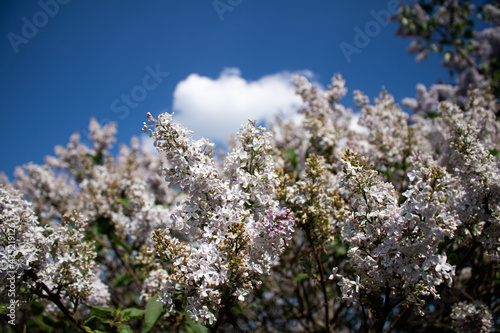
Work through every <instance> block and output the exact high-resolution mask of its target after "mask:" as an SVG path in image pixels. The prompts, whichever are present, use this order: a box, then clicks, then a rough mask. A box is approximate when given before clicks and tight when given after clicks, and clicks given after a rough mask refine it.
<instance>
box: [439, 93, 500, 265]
mask: <svg viewBox="0 0 500 333" xmlns="http://www.w3.org/2000/svg"><path fill="white" fill-rule="evenodd" d="M469 111H472V112H479V113H480V114H481V113H488V112H492V111H491V110H488V109H484V108H482V107H478V108H472V109H470V110H469ZM441 113H442V119H443V122H444V124H445V126H447V127H448V128H449V141H450V150H451V152H450V161H449V163H450V165H451V166H452V167H454V169H455V173H456V175H457V177H458V178H459V180H460V185H461V190H462V194H461V196H460V203H459V205H458V206H457V211H458V214H459V217H460V220H461V221H462V222H463V224H464V227H465V230H464V231H465V232H466V233H472V235H470V236H472V237H479V239H480V241H481V242H482V243H483V245H484V246H485V247H486V248H487V249H488V252H489V254H490V255H492V256H493V258H495V260H499V258H500V168H499V164H498V162H497V160H496V159H495V157H494V156H492V154H491V153H490V151H489V150H488V148H487V146H489V147H490V149H492V148H496V146H495V144H494V141H495V140H494V139H493V138H494V137H495V135H494V134H495V133H497V131H496V128H497V127H496V126H498V124H496V126H494V127H492V126H488V124H487V122H484V119H485V118H486V119H489V118H491V116H481V115H480V116H478V117H477V118H476V117H471V116H470V115H467V114H465V116H464V115H462V112H461V110H460V109H459V108H458V107H457V106H456V105H452V104H450V103H443V104H442V105H441ZM467 118H474V119H477V120H476V121H471V122H470V123H469V122H467ZM481 125H483V126H481ZM488 127H489V129H488Z"/></svg>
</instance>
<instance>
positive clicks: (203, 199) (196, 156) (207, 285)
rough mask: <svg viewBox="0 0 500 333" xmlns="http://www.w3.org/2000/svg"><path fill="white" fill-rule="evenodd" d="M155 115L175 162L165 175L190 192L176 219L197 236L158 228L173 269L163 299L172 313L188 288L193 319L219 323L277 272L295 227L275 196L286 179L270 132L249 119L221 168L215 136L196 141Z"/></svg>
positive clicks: (186, 300) (162, 252)
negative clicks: (184, 237) (279, 168)
mask: <svg viewBox="0 0 500 333" xmlns="http://www.w3.org/2000/svg"><path fill="white" fill-rule="evenodd" d="M148 121H149V122H152V123H153V124H152V125H146V124H144V131H148V130H149V131H150V132H151V135H152V137H153V138H154V139H155V143H154V144H155V146H156V147H157V149H158V152H159V153H160V154H161V155H164V156H165V157H166V160H167V163H168V165H167V166H166V167H163V168H162V170H161V173H162V175H164V177H165V180H166V181H167V182H168V183H169V184H170V185H171V186H172V187H174V188H177V189H179V190H181V191H183V192H184V193H185V194H186V198H185V199H184V201H183V202H182V203H181V204H180V205H179V206H178V207H177V209H176V210H174V212H173V213H172V220H173V223H174V224H175V226H176V228H178V229H180V230H184V231H185V233H186V234H187V236H188V237H189V239H190V242H189V243H188V242H182V241H180V240H179V239H177V238H175V237H173V236H172V235H171V233H170V232H169V231H168V230H165V231H161V230H157V231H155V232H154V240H155V242H156V248H157V253H158V257H159V258H160V259H161V260H163V261H164V263H165V271H166V272H168V278H167V280H166V284H165V285H163V293H162V296H161V299H162V301H163V302H164V303H165V304H166V305H167V309H168V311H169V312H172V311H173V309H174V304H175V302H176V297H177V294H178V293H180V294H181V295H182V303H183V306H184V308H185V309H186V312H187V313H188V315H189V316H190V318H191V319H192V320H194V321H201V322H202V323H207V324H208V325H213V324H214V322H215V321H216V320H218V319H220V318H221V316H224V314H225V313H226V311H228V309H230V308H231V307H232V306H233V305H234V304H235V302H237V301H242V300H244V299H245V295H246V294H248V293H249V291H250V289H251V288H252V284H253V283H257V284H258V283H259V276H260V275H261V274H266V273H269V270H270V268H271V265H272V264H273V263H274V262H275V260H276V258H277V256H278V255H279V254H280V253H281V252H282V251H283V249H284V245H285V244H286V242H287V240H289V239H290V235H291V233H292V232H293V221H294V220H293V215H292V214H291V213H290V211H289V210H286V209H282V208H280V207H279V206H278V203H277V202H276V201H275V198H274V197H275V193H274V192H275V187H276V186H277V184H278V180H277V175H276V174H275V170H274V164H273V161H272V159H271V157H270V156H268V151H269V150H270V148H271V147H270V137H269V134H268V133H267V132H266V131H265V129H264V128H262V127H255V125H254V122H250V121H249V123H248V124H247V125H246V126H243V127H242V129H241V131H240V132H239V133H238V140H239V143H240V144H239V145H237V146H236V147H235V148H234V149H233V151H232V152H231V153H230V154H229V155H228V156H227V158H226V160H225V162H224V166H223V170H222V171H221V172H219V170H218V168H217V166H216V163H215V160H214V158H213V156H212V155H213V152H212V144H211V143H209V142H208V141H207V140H205V139H201V140H198V141H195V140H193V139H192V138H191V132H190V131H188V130H187V129H185V128H184V127H182V126H181V125H179V124H178V123H173V122H172V116H171V115H170V114H166V113H165V114H161V115H160V116H159V117H158V120H156V119H154V118H153V117H152V116H151V115H150V114H149V113H148ZM162 276H164V275H162ZM163 280H165V279H163Z"/></svg>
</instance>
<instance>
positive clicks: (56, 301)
mask: <svg viewBox="0 0 500 333" xmlns="http://www.w3.org/2000/svg"><path fill="white" fill-rule="evenodd" d="M37 284H38V285H39V286H40V287H41V288H42V289H43V291H44V292H45V293H46V294H47V295H43V294H42V295H39V296H40V297H43V298H46V299H48V300H49V301H51V302H53V303H54V304H55V305H57V307H58V308H59V309H60V310H61V311H62V312H63V313H64V315H65V316H66V317H68V319H69V320H71V321H72V322H73V323H74V324H75V325H76V327H78V329H79V330H80V331H82V332H87V330H86V329H85V327H84V326H83V324H82V322H81V321H80V320H78V318H77V317H76V315H75V314H74V313H71V312H70V311H69V310H68V309H67V308H66V306H64V304H63V303H62V302H61V297H60V296H59V295H58V294H54V293H52V291H50V289H49V288H48V287H47V286H46V285H45V284H44V283H43V282H38V283H37Z"/></svg>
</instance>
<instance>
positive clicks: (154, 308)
mask: <svg viewBox="0 0 500 333" xmlns="http://www.w3.org/2000/svg"><path fill="white" fill-rule="evenodd" d="M162 310H163V303H162V302H161V301H159V300H158V301H157V296H155V297H152V298H151V299H150V300H149V302H148V304H147V305H146V313H145V316H144V325H143V326H142V331H141V333H147V332H149V331H151V329H152V328H153V327H154V326H155V324H156V322H157V321H158V319H160V316H161V313H162Z"/></svg>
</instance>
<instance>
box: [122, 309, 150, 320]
mask: <svg viewBox="0 0 500 333" xmlns="http://www.w3.org/2000/svg"><path fill="white" fill-rule="evenodd" d="M144 312H146V310H142V309H137V308H128V309H125V310H122V312H121V317H122V321H130V320H133V319H137V318H140V317H142V315H143V314H144Z"/></svg>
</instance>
